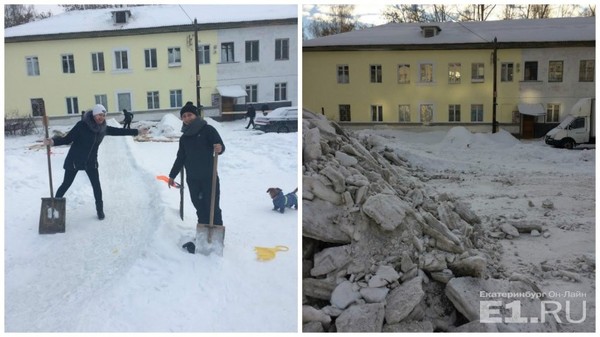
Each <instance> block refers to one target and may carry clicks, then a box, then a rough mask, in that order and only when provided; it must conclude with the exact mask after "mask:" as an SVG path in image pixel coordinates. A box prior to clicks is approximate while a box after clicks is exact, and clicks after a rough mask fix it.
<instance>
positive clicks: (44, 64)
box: [5, 31, 216, 116]
mask: <svg viewBox="0 0 600 337" xmlns="http://www.w3.org/2000/svg"><path fill="white" fill-rule="evenodd" d="M188 35H189V34H186V33H168V34H152V35H135V36H121V37H110V38H108V37H102V38H83V39H71V40H55V41H40V42H24V43H7V44H5V69H6V78H7V79H11V80H9V83H7V84H8V85H6V89H5V93H6V97H7V99H6V101H5V109H6V110H5V111H6V112H7V114H11V113H15V112H18V113H19V114H30V113H31V103H30V99H32V98H43V99H44V101H45V105H46V112H47V114H48V115H49V116H64V115H67V107H66V97H77V98H78V104H79V110H85V109H89V108H91V107H92V106H93V105H94V104H95V98H94V95H98V94H105V95H106V96H107V100H108V104H107V106H106V108H107V110H108V111H109V112H117V111H120V109H118V105H117V94H118V93H130V94H131V100H132V101H131V105H132V106H131V109H132V111H146V110H148V104H147V97H146V93H147V92H148V91H158V92H159V97H160V98H159V99H160V103H159V104H160V109H169V108H170V103H169V102H170V101H169V98H170V97H169V96H170V95H169V92H170V90H173V89H181V90H182V95H183V102H184V103H185V101H186V100H192V101H194V102H195V100H196V92H195V89H194V88H195V72H196V70H195V66H194V62H195V59H194V52H193V47H192V46H187V45H186V43H187V36H188ZM201 36H202V38H203V39H205V40H213V41H214V40H216V32H215V31H212V32H202V34H201ZM169 47H179V48H180V50H181V54H182V55H181V65H180V66H175V67H169V65H168V56H167V49H168V48H169ZM147 48H155V49H156V51H157V68H156V69H146V68H145V61H144V50H145V49H147ZM115 50H127V51H128V56H129V58H128V62H129V70H125V71H119V70H116V68H115V57H114V51H115ZM96 52H103V53H104V63H105V71H103V72H94V71H92V57H91V55H92V53H96ZM63 54H73V56H74V60H75V73H68V74H65V73H63V70H62V60H61V57H62V55H63ZM27 56H37V57H38V60H39V67H40V76H27V69H26V62H25V58H26V57H27ZM201 73H202V74H203V75H204V77H205V78H207V80H208V81H210V82H213V83H214V82H215V81H216V80H215V79H216V63H212V64H209V65H202V66H201ZM201 95H202V96H203V97H205V99H206V100H207V101H209V98H210V94H209V93H202V92H201Z"/></svg>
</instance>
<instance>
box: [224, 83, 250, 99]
mask: <svg viewBox="0 0 600 337" xmlns="http://www.w3.org/2000/svg"><path fill="white" fill-rule="evenodd" d="M217 91H218V92H219V95H221V96H223V97H244V96H248V94H247V93H246V90H244V89H243V88H242V86H241V85H218V86H217Z"/></svg>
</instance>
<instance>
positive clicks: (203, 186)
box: [169, 102, 225, 226]
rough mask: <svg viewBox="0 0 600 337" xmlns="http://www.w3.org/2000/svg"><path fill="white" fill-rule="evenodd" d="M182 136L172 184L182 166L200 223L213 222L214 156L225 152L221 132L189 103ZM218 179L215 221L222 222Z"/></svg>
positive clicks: (182, 112) (172, 175)
mask: <svg viewBox="0 0 600 337" xmlns="http://www.w3.org/2000/svg"><path fill="white" fill-rule="evenodd" d="M180 116H181V120H182V121H183V127H182V128H181V131H182V132H183V135H182V136H181V138H179V149H178V150H177V156H176V158H175V162H174V163H173V167H172V168H171V171H170V173H169V187H170V186H171V185H173V184H174V183H175V178H176V177H177V175H178V174H179V172H180V171H181V169H182V168H183V167H185V169H186V173H187V176H186V182H187V184H188V190H189V191H190V199H192V204H193V205H194V208H195V209H196V215H197V217H198V223H201V224H207V223H209V222H210V204H211V191H212V175H213V163H214V155H221V154H223V152H225V144H223V140H222V139H221V136H220V135H219V132H218V131H217V130H216V129H215V128H214V127H213V126H211V125H208V123H207V122H206V121H205V120H204V119H203V118H201V117H200V116H199V115H198V109H197V108H196V107H195V106H194V104H193V103H192V102H187V103H186V104H185V106H184V107H183V108H181V111H180ZM219 185H220V184H219V177H218V176H217V179H216V193H215V204H214V224H215V225H221V226H222V225H223V217H222V214H221V208H220V206H219V199H220V194H221V193H220V186H219Z"/></svg>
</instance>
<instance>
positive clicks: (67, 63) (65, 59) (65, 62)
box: [62, 54, 75, 74]
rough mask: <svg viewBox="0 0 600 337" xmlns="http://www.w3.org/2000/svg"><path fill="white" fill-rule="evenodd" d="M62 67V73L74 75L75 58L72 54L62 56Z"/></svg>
mask: <svg viewBox="0 0 600 337" xmlns="http://www.w3.org/2000/svg"><path fill="white" fill-rule="evenodd" d="M62 67H63V73H65V74H74V73H75V58H74V57H73V54H67V55H63V56H62Z"/></svg>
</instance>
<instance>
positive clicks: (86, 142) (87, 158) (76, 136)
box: [44, 104, 146, 220]
mask: <svg viewBox="0 0 600 337" xmlns="http://www.w3.org/2000/svg"><path fill="white" fill-rule="evenodd" d="M139 132H140V131H138V130H137V129H133V130H130V129H121V128H115V127H112V126H107V125H106V108H105V107H104V106H103V105H102V104H96V105H95V106H94V108H93V109H92V110H88V111H87V112H86V113H85V114H84V116H83V119H82V120H81V121H79V122H77V124H75V126H74V127H73V128H72V129H71V131H69V133H67V134H66V135H65V136H64V137H54V138H46V139H44V145H50V146H59V145H69V144H70V145H71V148H70V149H69V152H68V153H67V157H66V158H65V163H64V165H63V168H64V169H65V177H64V179H63V182H62V184H61V185H60V187H59V188H58V190H57V191H56V197H57V198H62V197H63V196H64V195H65V193H66V192H67V190H68V189H69V187H71V184H72V183H73V181H74V180H75V176H76V175H77V173H78V172H79V171H85V173H86V174H87V176H88V178H89V179H90V183H91V184H92V189H93V191H94V199H95V200H96V214H97V215H98V219H100V220H103V219H104V203H103V200H102V187H101V186H100V175H99V174H98V148H99V147H100V143H102V140H103V139H104V136H137V135H138V134H139ZM141 132H142V133H145V132H146V130H142V131H141Z"/></svg>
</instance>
